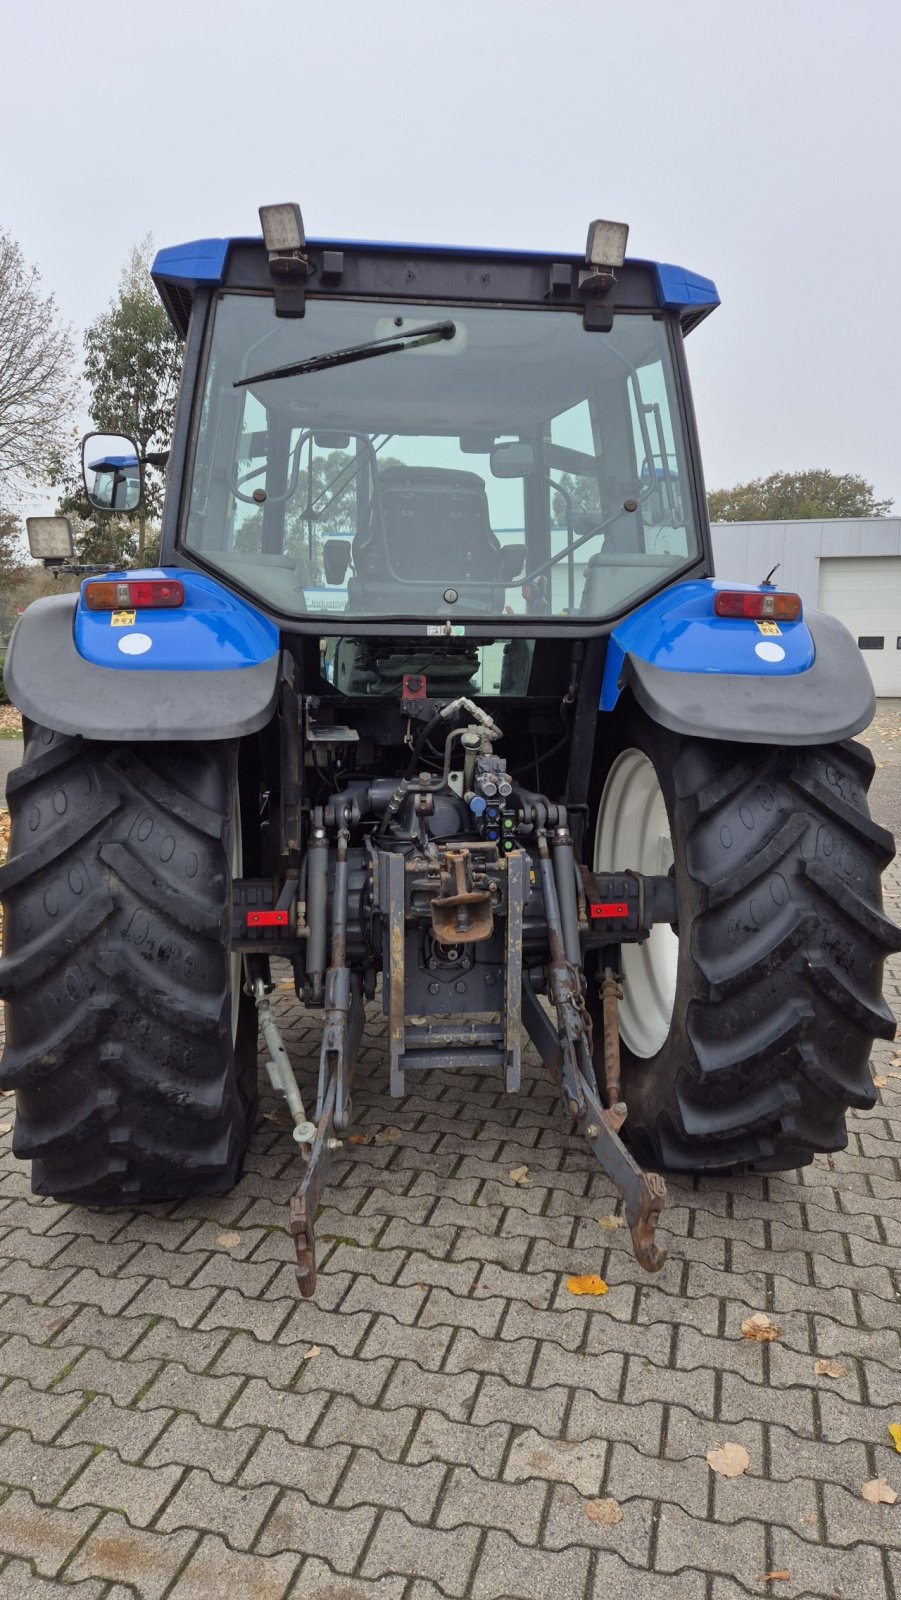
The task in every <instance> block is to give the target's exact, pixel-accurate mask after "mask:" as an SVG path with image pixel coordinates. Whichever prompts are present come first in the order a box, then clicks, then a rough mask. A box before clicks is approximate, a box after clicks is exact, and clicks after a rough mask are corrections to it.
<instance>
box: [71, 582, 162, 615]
mask: <svg viewBox="0 0 901 1600" xmlns="http://www.w3.org/2000/svg"><path fill="white" fill-rule="evenodd" d="M82 593H83V599H84V603H85V606H86V608H87V610H88V611H149V610H152V609H154V608H155V607H159V606H183V605H184V603H185V586H184V584H183V583H181V582H180V581H179V579H178V578H123V579H121V580H117V581H115V582H112V583H110V582H105V583H86V584H85V586H84V590H83V591H82Z"/></svg>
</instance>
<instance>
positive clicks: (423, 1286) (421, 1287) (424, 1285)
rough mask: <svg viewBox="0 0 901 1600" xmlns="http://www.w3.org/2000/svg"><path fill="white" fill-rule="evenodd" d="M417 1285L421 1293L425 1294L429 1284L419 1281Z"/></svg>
mask: <svg viewBox="0 0 901 1600" xmlns="http://www.w3.org/2000/svg"><path fill="white" fill-rule="evenodd" d="M416 1287H417V1289H418V1290H419V1293H420V1294H425V1292H426V1289H427V1288H428V1284H427V1283H417V1285H416Z"/></svg>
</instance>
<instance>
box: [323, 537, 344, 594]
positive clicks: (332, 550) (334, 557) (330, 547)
mask: <svg viewBox="0 0 901 1600" xmlns="http://www.w3.org/2000/svg"><path fill="white" fill-rule="evenodd" d="M349 566H350V540H349V539H326V540H325V543H324V544H323V546H322V569H323V571H324V573H325V581H326V583H343V582H344V579H345V578H346V577H347V569H348V567H349Z"/></svg>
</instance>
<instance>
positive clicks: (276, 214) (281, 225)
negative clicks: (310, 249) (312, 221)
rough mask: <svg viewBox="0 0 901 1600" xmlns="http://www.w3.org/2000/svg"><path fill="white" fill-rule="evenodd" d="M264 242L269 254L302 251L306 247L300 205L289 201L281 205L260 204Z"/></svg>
mask: <svg viewBox="0 0 901 1600" xmlns="http://www.w3.org/2000/svg"><path fill="white" fill-rule="evenodd" d="M260 222H261V224H262V228H263V242H264V244H265V246H266V249H267V250H268V251H269V254H270V255H271V256H272V255H282V254H284V253H285V252H286V251H295V250H298V251H302V250H303V249H305V247H306V236H305V234H304V231H303V217H302V216H301V214H300V206H299V205H295V204H294V203H293V202H291V201H287V202H286V203H285V204H284V205H280V206H260Z"/></svg>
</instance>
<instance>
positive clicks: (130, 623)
mask: <svg viewBox="0 0 901 1600" xmlns="http://www.w3.org/2000/svg"><path fill="white" fill-rule="evenodd" d="M136 616H137V612H136V611H111V612H110V614H109V624H110V627H111V628H133V627H134V625H135V617H136ZM776 631H777V632H778V629H777V630H776Z"/></svg>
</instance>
